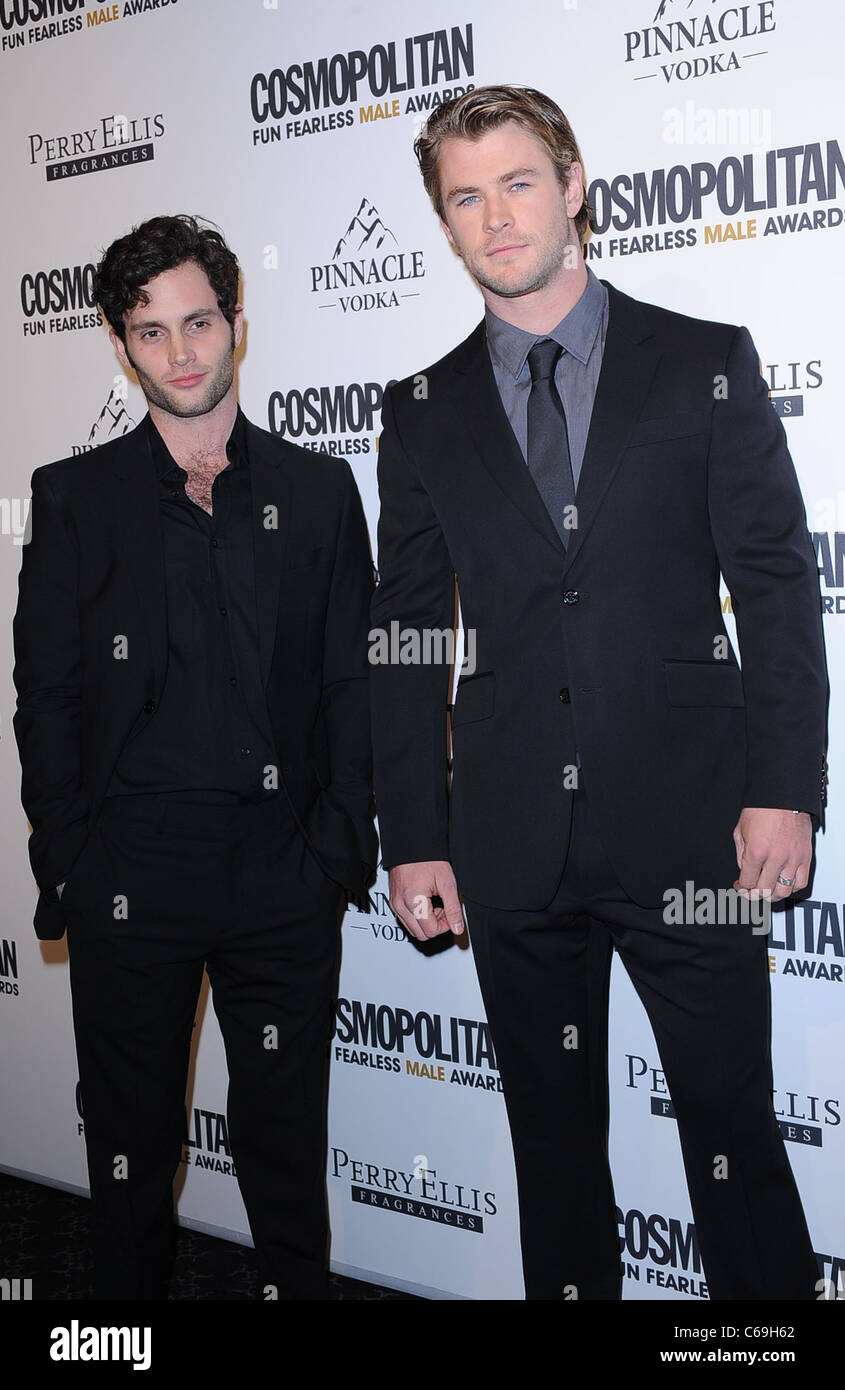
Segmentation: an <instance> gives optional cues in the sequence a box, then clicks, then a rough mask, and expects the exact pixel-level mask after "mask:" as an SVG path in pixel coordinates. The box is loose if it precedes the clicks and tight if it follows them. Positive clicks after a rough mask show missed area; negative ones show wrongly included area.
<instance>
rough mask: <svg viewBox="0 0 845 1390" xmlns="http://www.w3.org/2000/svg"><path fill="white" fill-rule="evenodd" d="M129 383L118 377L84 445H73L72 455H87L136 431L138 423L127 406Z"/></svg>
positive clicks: (122, 377)
mask: <svg viewBox="0 0 845 1390" xmlns="http://www.w3.org/2000/svg"><path fill="white" fill-rule="evenodd" d="M127 388H128V383H127V380H126V377H125V376H116V377H115V379H114V381H113V383H112V387H111V390H110V391H109V394H108V398H107V400H106V403H105V405H104V406H103V408H102V410H101V411H100V413H99V415H98V416H97V418H96V420H95V421H94V423H93V425H92V426H91V429H90V430H89V432H88V438H87V439H86V441H85V443H84V444H73V445H71V450H70V451H71V454H87V453H90V451H91V450H92V449H96V448H97V447H98V446H99V445H100V444H105V443H106V442H107V440H109V439H120V438H121V436H122V435H124V434H128V433H129V431H130V430H134V428H135V425H136V423H137V422H136V421H135V420H133V418H132V416H131V415H130V414H129V410H128V408H127V405H126V398H127Z"/></svg>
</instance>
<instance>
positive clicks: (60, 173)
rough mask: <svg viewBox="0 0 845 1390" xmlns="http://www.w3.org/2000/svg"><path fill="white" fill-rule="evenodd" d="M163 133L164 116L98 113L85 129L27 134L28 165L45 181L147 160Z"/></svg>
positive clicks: (151, 156) (121, 167)
mask: <svg viewBox="0 0 845 1390" xmlns="http://www.w3.org/2000/svg"><path fill="white" fill-rule="evenodd" d="M0 3H2V0H0ZM163 135H164V116H163V115H162V114H161V112H160V111H159V112H158V113H157V114H156V115H154V116H127V115H124V114H122V113H119V114H116V115H113V116H112V115H110V116H101V117H100V119H99V120H98V121H97V123H96V124H95V125H92V126H89V127H87V128H86V129H84V130H71V131H65V132H63V133H60V134H58V135H57V134H52V133H51V134H47V135H45V134H43V133H42V132H41V131H35V132H34V133H32V134H30V135H29V136H28V137H27V143H28V149H29V163H30V165H41V166H42V167H43V169H44V174H45V177H46V179H47V182H48V183H55V182H56V181H57V180H60V179H70V178H76V177H78V176H79V175H80V174H97V173H102V172H103V171H105V170H107V169H126V168H131V167H132V166H133V165H137V164H148V163H149V162H150V161H151V160H152V159H154V158H155V142H156V141H157V140H160V139H161V137H162V136H163Z"/></svg>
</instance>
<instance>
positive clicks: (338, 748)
mask: <svg viewBox="0 0 845 1390" xmlns="http://www.w3.org/2000/svg"><path fill="white" fill-rule="evenodd" d="M372 592H373V561H372V555H371V553H370V541H369V535H368V532H367V523H366V520H365V518H364V509H363V507H362V506H361V498H360V496H359V493H358V488H357V486H356V484H355V479H354V477H353V475H352V470H351V469H350V468H349V466H348V465H346V466H345V474H344V494H343V505H342V512H341V518H340V523H339V529H338V537H337V547H336V551H335V560H334V568H333V571H332V580H331V588H330V592H329V602H328V609H327V613H326V626H325V636H324V648H323V653H324V655H323V701H322V703H323V712H324V716H325V720H326V727H327V733H328V742H329V761H330V767H331V782H330V785H329V787H328V788H327V789H326V791H325V793H324V795H325V796H326V797H327V798H328V800H329V801H330V803H331V804H332V806H334V807H335V808H336V809H338V810H341V811H344V812H346V814H347V815H348V816H349V817H350V819H351V820H352V822H353V824H354V826H355V828H356V832H357V841H358V845H357V848H358V852H359V854H360V858H361V862H362V864H363V865H364V866H365V868H366V869H367V870H368V871H369V872H374V871H375V868H376V865H377V863H378V840H377V837H376V832H375V827H374V824H373V816H374V808H373V791H372V751H371V746H370V711H369V668H368V664H367V627H368V619H369V604H370V596H371V594H372Z"/></svg>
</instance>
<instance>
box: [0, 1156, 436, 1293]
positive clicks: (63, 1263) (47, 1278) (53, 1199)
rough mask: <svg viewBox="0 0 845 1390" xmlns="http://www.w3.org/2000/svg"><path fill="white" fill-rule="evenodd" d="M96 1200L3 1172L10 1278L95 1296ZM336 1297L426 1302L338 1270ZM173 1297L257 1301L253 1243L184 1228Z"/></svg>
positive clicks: (37, 1289)
mask: <svg viewBox="0 0 845 1390" xmlns="http://www.w3.org/2000/svg"><path fill="white" fill-rule="evenodd" d="M89 1212H90V1202H89V1201H88V1199H87V1197H77V1196H74V1195H73V1194H71V1193H68V1192H61V1191H59V1190H58V1189H57V1188H55V1187H45V1186H42V1185H41V1184H40V1183H33V1182H25V1181H23V1180H22V1179H20V1178H12V1177H9V1176H7V1175H6V1174H5V1173H0V1263H1V1264H2V1274H3V1276H4V1277H8V1278H18V1279H31V1280H32V1300H33V1302H35V1301H53V1300H66V1299H67V1300H73V1299H90V1297H91V1291H92V1282H91V1281H92V1266H91V1255H90V1252H89V1249H88V1219H89ZM330 1284H331V1290H330V1296H331V1298H332V1299H337V1300H349V1299H358V1300H365V1301H371V1302H376V1301H381V1300H386V1299H391V1300H392V1299H402V1300H412V1301H414V1302H422V1301H424V1300H421V1299H417V1298H416V1296H415V1295H414V1294H407V1293H399V1292H397V1290H396V1289H386V1288H381V1287H380V1286H378V1285H376V1284H365V1283H362V1282H360V1281H359V1280H357V1279H346V1278H344V1277H343V1276H342V1275H338V1274H333V1275H331V1278H330ZM170 1298H171V1299H172V1300H177V1301H178V1300H183V1301H188V1302H204V1301H207V1300H215V1299H225V1300H233V1301H246V1300H258V1299H259V1290H258V1272H257V1269H256V1266H255V1255H254V1252H253V1251H252V1249H251V1248H250V1247H249V1246H246V1245H236V1244H234V1243H233V1242H232V1241H228V1240H219V1239H218V1238H217V1237H216V1236H207V1235H203V1234H202V1233H200V1232H199V1231H189V1230H187V1229H185V1228H184V1227H178V1228H177V1233H176V1261H175V1264H174V1269H173V1279H172V1282H171V1288H170Z"/></svg>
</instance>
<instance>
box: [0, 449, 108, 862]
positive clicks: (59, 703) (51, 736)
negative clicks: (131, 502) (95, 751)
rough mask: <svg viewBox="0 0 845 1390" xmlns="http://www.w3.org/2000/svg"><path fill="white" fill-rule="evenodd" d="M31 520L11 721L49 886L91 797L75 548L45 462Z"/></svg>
mask: <svg viewBox="0 0 845 1390" xmlns="http://www.w3.org/2000/svg"><path fill="white" fill-rule="evenodd" d="M30 527H31V533H30V537H29V539H28V541H27V543H26V544H25V545H24V547H23V562H22V566H21V572H20V577H19V581H18V606H17V611H16V613H15V618H14V623H13V634H14V645H15V666H14V672H13V679H14V683H15V688H16V690H17V709H16V713H15V716H14V720H13V725H14V731H15V737H16V739H17V744H18V751H19V754H20V760H21V768H22V773H23V779H22V788H21V799H22V801H23V805H24V810H25V811H26V814H27V816H28V818H29V822H30V824H31V826H32V830H33V833H32V835H31V836H30V841H29V855H30V862H31V864H32V870H33V873H34V875H35V879H36V882H37V883H38V885H39V887H40V888H41V889H42V890H49V889H52V888H54V887H55V885H56V884H57V883H60V882H62V881H63V880H64V879H65V878H67V876H68V874H69V872H70V869H71V866H72V865H73V862H74V860H75V859H76V857H77V855H78V853H79V851H80V849H81V848H82V845H83V843H84V841H85V838H86V835H87V817H88V811H89V806H88V799H87V796H86V795H85V792H84V789H83V784H82V775H81V735H80V703H81V700H80V686H81V649H80V631H79V615H78V607H77V575H78V552H77V547H76V543H75V540H74V538H73V534H72V528H71V524H70V520H69V518H68V516H67V514H66V510H65V509H64V508H63V506H62V504H61V502H60V500H59V498H58V496H57V495H56V492H55V490H54V488H53V487H52V486H51V484H50V482H49V480H48V476H47V472H46V470H45V469H36V471H35V473H34V474H33V477H32V504H31V512H30Z"/></svg>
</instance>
